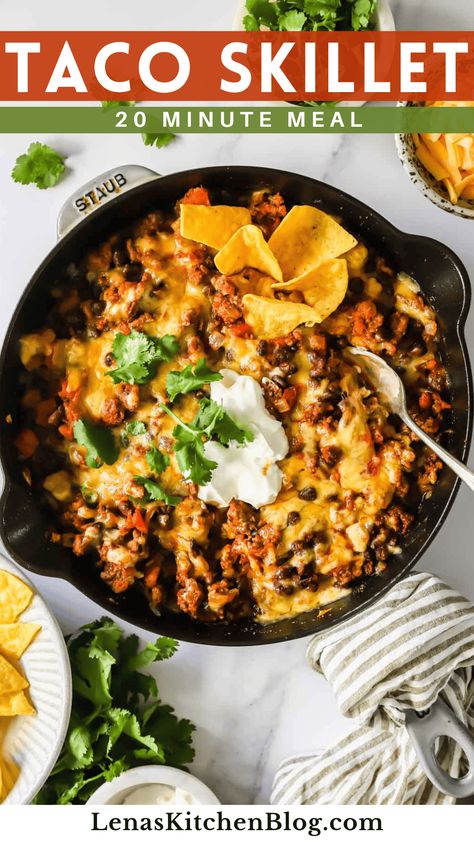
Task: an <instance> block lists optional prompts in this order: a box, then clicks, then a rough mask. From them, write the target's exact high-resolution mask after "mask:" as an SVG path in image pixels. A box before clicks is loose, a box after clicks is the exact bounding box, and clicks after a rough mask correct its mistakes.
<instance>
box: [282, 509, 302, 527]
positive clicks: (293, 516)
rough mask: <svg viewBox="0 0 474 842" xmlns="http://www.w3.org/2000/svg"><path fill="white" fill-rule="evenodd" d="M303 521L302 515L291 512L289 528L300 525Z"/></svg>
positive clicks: (287, 521)
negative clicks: (296, 524)
mask: <svg viewBox="0 0 474 842" xmlns="http://www.w3.org/2000/svg"><path fill="white" fill-rule="evenodd" d="M299 520H301V515H300V513H299V512H289V513H288V517H287V519H286V525H287V526H293V524H295V523H298V521H299Z"/></svg>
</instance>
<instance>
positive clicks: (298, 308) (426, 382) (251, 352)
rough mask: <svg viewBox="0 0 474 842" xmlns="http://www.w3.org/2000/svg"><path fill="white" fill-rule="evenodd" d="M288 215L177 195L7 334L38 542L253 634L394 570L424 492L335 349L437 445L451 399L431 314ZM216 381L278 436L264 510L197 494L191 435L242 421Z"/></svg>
mask: <svg viewBox="0 0 474 842" xmlns="http://www.w3.org/2000/svg"><path fill="white" fill-rule="evenodd" d="M184 207H186V210H185V211H183V208H184ZM305 209H306V210H305ZM294 210H295V209H292V210H291V212H290V210H289V209H287V208H286V207H285V201H284V197H282V196H281V195H279V194H276V195H272V194H271V193H269V192H267V191H260V192H258V193H255V194H253V195H252V196H251V197H250V198H249V199H248V198H247V201H245V200H243V201H242V202H241V203H240V205H238V206H237V207H236V208H230V207H227V206H222V205H217V204H214V203H213V201H212V197H211V196H210V195H209V193H208V191H207V190H206V188H205V187H198V188H192V189H191V190H189V191H188V193H187V194H186V195H185V196H184V197H183V198H182V199H181V200H180V201H178V202H177V204H176V207H175V208H174V209H173V210H172V211H171V212H167V213H165V212H162V211H160V210H157V211H155V212H153V213H149V214H148V215H147V216H146V217H144V218H143V219H141V220H139V221H138V222H137V223H136V224H135V225H133V226H130V227H129V228H128V229H126V230H121V231H119V232H117V233H114V234H113V235H112V236H111V237H109V239H107V240H106V241H105V242H102V243H100V244H99V245H98V246H96V247H94V248H92V249H91V250H90V251H89V253H88V254H87V255H86V257H85V258H84V260H83V262H81V263H80V264H78V265H74V266H70V267H68V269H67V271H65V274H64V277H63V278H59V279H58V280H57V283H56V284H55V285H54V286H53V288H52V289H51V306H50V308H49V316H48V320H47V323H46V324H44V326H43V327H42V329H41V330H38V331H37V332H35V333H31V334H28V335H25V336H24V337H23V338H22V340H21V346H20V357H21V361H22V364H23V367H24V371H25V374H24V376H23V383H24V384H25V386H24V392H23V395H22V399H21V417H19V418H15V419H14V421H15V424H16V433H15V435H16V439H15V445H16V448H17V450H18V455H19V458H20V459H21V460H22V461H23V466H24V467H23V471H24V476H25V477H26V479H27V480H28V482H30V483H31V484H32V485H33V487H34V488H35V489H38V490H40V492H41V493H42V494H44V497H45V499H46V500H47V502H48V505H49V506H50V507H51V508H52V510H53V511H54V523H55V526H54V528H53V529H52V531H51V535H50V538H51V540H52V541H53V542H56V543H58V544H62V545H63V546H65V547H67V548H69V549H70V552H71V553H73V554H74V556H75V557H76V560H75V564H77V565H91V564H92V565H96V567H97V575H99V576H100V577H101V578H102V579H103V581H104V582H105V583H107V585H108V586H109V587H110V588H111V589H112V591H113V592H114V594H116V595H120V594H123V593H124V592H125V591H128V590H129V589H130V588H138V589H141V590H142V591H143V592H144V593H145V594H146V598H147V600H148V602H149V604H150V606H151V608H152V609H153V610H154V611H155V612H160V611H161V610H163V609H167V610H172V611H182V612H185V613H186V614H189V615H190V616H191V617H192V618H194V619H195V620H199V621H232V620H236V619H241V618H249V617H250V618H255V619H256V620H258V621H261V622H269V621H274V620H277V619H279V618H283V617H289V616H293V615H295V614H298V613H300V612H303V611H307V610H312V609H317V608H321V606H323V605H326V604H328V603H331V602H333V601H334V600H336V599H338V598H340V597H341V596H342V595H344V594H346V593H347V592H348V589H349V588H350V587H353V586H360V585H362V583H363V581H364V579H365V578H366V577H368V576H372V575H378V574H381V573H383V571H384V570H385V569H386V567H387V565H390V564H391V563H396V561H395V559H394V556H396V555H397V554H398V553H399V552H400V549H401V547H403V543H404V540H405V537H404V536H405V535H406V533H407V532H408V531H409V530H410V528H411V526H412V523H413V521H414V519H415V518H416V517H417V512H418V510H419V506H420V503H421V501H422V499H423V498H425V497H427V496H429V495H430V493H431V490H432V488H433V486H434V485H435V483H436V482H437V480H438V475H439V473H440V471H441V468H442V465H441V463H440V462H439V460H438V459H437V458H436V456H434V454H433V453H432V452H430V451H429V450H427V449H426V448H425V447H424V446H423V445H422V444H421V443H420V442H419V441H418V440H417V438H416V437H415V436H414V434H413V433H412V432H410V430H408V429H407V428H406V427H405V426H404V425H403V424H402V423H401V422H400V420H399V419H398V418H396V417H393V416H392V415H390V414H389V412H388V411H387V409H386V408H385V407H384V405H383V404H382V403H381V402H380V400H379V398H378V396H377V395H376V394H375V393H374V391H373V389H372V388H371V386H370V384H369V383H368V382H366V381H364V379H363V377H362V374H361V372H360V370H359V369H358V368H357V366H356V365H355V364H354V362H353V361H351V359H350V357H349V356H348V355H347V354H345V351H344V349H345V348H346V347H347V346H348V345H356V346H359V347H363V348H367V349H370V350H371V351H373V352H375V353H377V354H381V355H383V356H384V357H385V358H386V359H387V360H388V361H389V362H390V363H391V365H393V366H394V367H395V368H396V369H397V371H398V372H399V373H400V374H401V375H402V377H403V380H404V382H405V385H406V388H407V394H408V400H409V410H410V412H411V414H412V416H413V418H415V420H416V421H417V422H418V423H419V424H420V425H421V427H422V428H423V429H424V430H426V432H427V433H429V434H430V435H431V436H434V437H438V436H439V435H440V434H441V433H442V432H443V429H445V428H446V427H447V426H448V422H449V414H450V405H449V395H448V391H447V383H446V375H445V370H444V367H443V364H442V362H441V359H440V355H439V342H440V335H439V327H438V323H437V319H436V315H435V313H434V311H433V309H432V308H431V307H430V306H429V304H428V303H427V302H426V301H425V300H424V298H423V296H422V295H421V293H420V291H419V289H418V287H417V284H416V283H415V282H414V281H413V280H412V279H411V278H409V277H408V276H407V275H404V274H403V273H401V274H398V275H397V274H396V272H395V271H394V269H393V268H392V267H391V266H390V265H388V264H387V263H386V262H385V259H384V258H383V257H382V256H380V255H378V254H377V253H376V252H374V251H373V250H369V249H368V248H367V247H366V246H365V245H364V244H363V243H360V242H357V241H356V240H355V239H354V238H353V237H352V236H351V235H350V234H348V233H347V232H345V231H344V229H343V228H342V227H341V226H340V225H339V223H338V222H337V221H334V220H333V219H332V218H331V217H329V216H328V215H326V214H323V213H322V212H321V211H315V209H314V208H307V207H306V206H301V207H300V208H299V209H297V211H298V213H295V212H294ZM298 214H299V215H298ZM296 223H297V224H296ZM284 226H286V227H284ZM285 231H286V235H285V236H283V234H284V232H285ZM279 232H281V236H279ZM341 232H342V233H341ZM193 237H196V239H193ZM348 246H350V247H348ZM217 266H220V267H221V268H222V267H224V268H225V270H226V271H225V272H224V271H220V270H219V269H218V268H217ZM223 370H227V371H230V372H235V373H236V374H238V375H246V376H247V377H250V378H253V380H254V381H256V382H257V383H258V384H259V387H260V388H261V391H262V395H263V399H264V402H265V403H264V405H265V407H266V409H267V411H268V413H270V415H271V417H272V418H273V419H276V420H277V421H278V422H280V425H282V429H283V430H284V433H285V435H286V439H287V442H288V452H287V454H286V456H285V457H284V458H283V459H281V460H279V462H278V469H279V472H281V474H280V473H279V472H278V471H277V475H278V476H280V487H279V490H278V493H277V494H276V498H275V499H272V500H270V501H269V502H267V503H265V504H264V505H262V506H260V507H259V508H256V507H254V506H252V505H251V504H250V503H248V502H245V501H243V500H241V499H231V501H230V503H228V504H226V505H217V504H213V503H209V502H205V501H204V500H203V499H201V498H202V496H203V495H202V492H201V490H202V487H205V486H206V483H208V482H211V481H212V480H211V479H210V477H212V473H213V470H215V468H214V469H213V468H212V467H209V463H210V464H211V466H212V464H214V465H215V464H216V463H215V462H212V460H210V459H209V457H208V456H206V454H207V453H208V450H207V449H206V447H207V445H206V441H207V442H208V443H209V442H210V441H212V442H213V443H214V444H215V443H216V442H217V443H220V444H221V445H222V447H228V446H229V440H233V438H232V437H234V439H235V437H236V436H237V439H236V440H237V441H238V443H239V446H241V447H246V446H250V445H249V441H250V440H251V439H252V434H251V433H249V432H248V430H246V425H245V424H240V426H238V425H237V430H236V429H234V428H232V432H226V430H227V431H228V427H226V424H229V423H230V424H234V427H235V423H237V422H236V419H235V418H234V419H232V417H230V419H229V416H228V415H226V414H225V413H224V414H223V413H222V412H220V408H219V407H218V406H217V408H216V404H215V402H213V401H212V400H211V399H210V394H211V386H212V385H213V383H214V382H215V381H217V380H218V379H219V378H220V377H221V375H219V374H218V373H219V372H222V371H223ZM219 413H220V414H219ZM230 416H232V413H230ZM248 424H249V425H250V427H251V424H252V418H249V419H248ZM209 452H210V451H209ZM237 456H238V453H237Z"/></svg>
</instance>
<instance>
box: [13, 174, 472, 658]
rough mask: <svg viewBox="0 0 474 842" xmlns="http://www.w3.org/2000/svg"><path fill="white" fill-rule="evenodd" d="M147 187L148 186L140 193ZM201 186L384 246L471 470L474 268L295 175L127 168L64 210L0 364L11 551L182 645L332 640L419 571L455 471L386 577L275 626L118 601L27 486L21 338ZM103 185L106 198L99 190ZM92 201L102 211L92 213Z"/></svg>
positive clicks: (136, 599) (30, 566)
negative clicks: (113, 248) (401, 279)
mask: <svg viewBox="0 0 474 842" xmlns="http://www.w3.org/2000/svg"><path fill="white" fill-rule="evenodd" d="M137 181H138V182H141V183H139V184H138V186H135V185H134V182H135V184H136V182H137ZM200 184H203V185H205V186H206V187H208V188H209V189H210V190H211V193H212V196H213V201H214V202H215V203H223V204H225V203H235V202H236V201H238V198H239V197H240V196H241V195H242V194H245V193H249V192H251V191H253V190H256V189H259V188H262V187H269V188H270V189H271V190H272V191H280V192H281V193H283V195H284V197H285V200H286V202H287V204H288V205H293V204H314V205H316V206H317V207H320V208H322V209H323V210H325V211H328V212H329V213H332V214H336V215H338V216H340V217H341V219H342V221H343V223H344V225H345V226H346V227H347V228H348V229H349V230H350V231H351V232H352V233H353V234H354V235H355V236H357V237H359V238H360V239H361V240H363V241H364V242H365V243H367V244H372V245H374V246H375V247H376V249H377V252H378V253H379V254H382V255H386V257H387V258H388V260H389V262H390V263H391V264H392V265H393V266H394V267H395V268H396V269H397V270H403V271H405V272H407V273H408V274H409V275H412V276H413V277H414V278H416V280H417V281H418V282H419V284H420V286H421V289H422V291H423V293H424V294H425V296H427V298H428V299H429V301H430V302H431V303H432V304H433V306H434V307H435V309H436V311H437V313H438V315H439V318H440V321H441V325H442V329H443V343H442V353H443V357H444V362H445V365H446V368H447V371H448V376H449V382H450V389H451V401H452V405H453V423H452V430H451V431H450V434H449V435H448V437H447V439H446V442H445V443H446V445H447V447H448V448H449V449H450V450H451V452H452V453H453V454H454V455H455V456H457V457H458V458H459V459H466V456H467V453H468V448H469V443H470V439H471V427H472V379H471V371H470V365H469V361H468V357H467V352H466V345H465V340H464V337H463V328H464V322H465V319H466V315H467V311H468V307H469V303H470V298H471V290H470V284H469V278H468V276H467V273H466V270H465V268H464V267H463V265H462V263H461V262H460V261H459V259H458V258H457V257H456V255H454V254H453V252H451V251H450V250H449V249H448V248H446V246H444V245H442V244H441V243H438V242H436V241H435V240H431V239H428V238H426V237H418V236H415V235H413V234H406V233H402V232H401V231H398V230H397V229H396V228H394V227H393V226H392V225H391V224H390V223H389V222H387V221H386V220H385V219H383V217H381V216H379V214H377V213H376V212H375V211H373V210H371V209H370V208H368V207H367V206H366V205H363V204H362V203H361V202H359V201H357V199H354V198H353V197H352V196H348V195H347V194H345V193H343V192H341V191H340V190H337V189H336V188H334V187H331V186H329V185H328V184H323V183H321V182H319V181H315V180H313V179H311V178H307V177H305V176H301V175H296V174H294V173H289V172H281V171H279V170H272V169H264V168H263V169H262V168H256V167H232V166H230V167H204V168H201V169H195V170H188V171H186V172H180V173H174V174H172V175H168V176H164V177H161V178H157V177H156V174H153V173H151V172H150V171H148V170H144V169H143V168H140V167H123V168H122V169H117V170H114V171H111V172H109V173H106V174H104V175H102V176H99V177H98V179H96V180H95V181H94V182H91V183H90V184H89V185H87V187H86V188H83V189H82V190H81V192H80V194H78V196H76V197H74V198H73V199H72V200H71V203H69V204H68V205H67V206H65V208H64V209H63V212H62V214H61V220H60V228H61V230H64V229H65V228H68V229H69V231H68V232H67V233H65V234H64V236H62V238H61V239H60V241H59V242H58V244H57V245H56V246H55V248H53V250H52V251H51V252H50V253H49V254H48V255H47V257H46V258H45V260H44V261H43V263H42V264H41V266H40V267H39V268H38V270H37V271H36V272H35V274H34V276H33V278H32V279H31V281H30V283H29V284H28V286H27V288H26V290H25V293H24V294H23V296H22V298H21V300H20V302H19V304H18V307H17V309H16V311H15V314H14V316H13V319H12V321H11V324H10V327H9V330H8V333H7V337H6V340H5V344H4V348H3V352H2V355H1V360H0V381H1V382H0V407H1V425H2V426H1V447H0V455H1V461H2V465H3V468H4V472H5V477H6V480H5V483H6V484H5V489H4V493H3V497H2V500H1V506H0V534H1V537H2V540H3V542H4V545H5V547H6V550H7V552H8V553H9V554H10V555H11V556H12V557H13V558H14V559H15V561H16V562H17V563H18V564H20V565H21V566H22V567H24V568H26V569H27V570H29V571H30V572H33V573H40V574H42V575H45V576H57V577H61V578H64V579H66V580H67V581H68V582H71V583H72V584H73V585H74V586H75V587H76V588H78V589H79V590H80V591H82V593H84V594H86V596H88V597H89V598H90V599H92V600H94V601H95V602H96V603H97V604H98V605H100V606H101V607H102V608H105V609H107V610H108V611H110V612H112V613H113V614H116V615H117V616H118V617H120V618H122V619H123V620H126V621H128V622H129V623H132V624H133V625H136V626H141V627H142V628H144V629H148V630H150V631H153V632H155V633H159V634H168V635H171V636H173V637H176V638H178V639H179V640H186V641H192V642H199V643H209V644H219V645H243V646H249V645H253V644H258V643H272V642H277V641H282V640H290V639H292V638H298V637H303V636H305V635H309V634H314V633H315V632H318V631H322V630H323V629H326V628H328V626H331V625H334V624H335V623H339V622H341V621H342V620H346V619H348V618H349V617H351V616H353V615H354V614H356V613H358V612H359V611H362V610H363V609H364V608H365V607H366V606H367V605H369V604H370V603H372V602H373V601H374V600H377V599H378V598H379V597H381V596H382V595H383V594H384V593H386V592H387V591H388V590H389V589H390V588H391V587H392V585H394V584H395V582H397V581H398V580H399V579H401V578H402V577H403V576H405V575H406V574H407V572H408V571H409V570H411V568H412V567H413V566H414V565H415V563H416V562H417V561H418V559H419V558H420V557H421V556H422V555H423V553H424V552H425V550H426V549H427V547H428V546H429V544H430V543H431V541H432V540H433V538H434V536H435V535H436V533H437V532H438V529H439V528H440V526H441V525H442V523H443V522H444V520H445V519H446V517H447V515H448V512H449V509H450V508H451V505H452V503H453V500H454V497H455V495H456V492H457V490H458V486H459V480H457V479H456V478H455V476H454V475H453V474H452V473H451V472H450V471H449V470H448V469H447V468H445V469H444V470H443V472H442V474H441V478H440V480H439V482H438V484H437V485H436V486H435V488H434V491H433V495H432V497H431V498H430V499H429V500H427V501H425V502H424V503H423V504H422V507H421V509H420V512H419V514H418V516H417V518H416V522H415V525H414V527H413V528H412V530H411V531H410V533H409V534H408V535H407V536H406V539H405V540H404V546H403V551H402V553H401V554H400V555H399V556H396V557H394V558H393V559H392V561H391V562H390V565H389V567H388V570H387V571H386V573H384V574H383V575H382V576H373V577H370V578H369V579H368V580H367V581H366V582H364V583H363V585H362V587H360V586H359V587H358V588H356V589H355V591H354V592H353V593H352V594H351V595H350V596H348V597H346V598H344V599H341V600H339V601H338V602H337V603H334V604H333V605H332V606H330V607H329V608H326V609H325V610H324V612H322V614H321V615H319V616H318V612H309V613H306V614H302V615H300V616H299V617H295V618H293V619H289V620H288V619H287V620H281V621H279V622H277V623H273V624H270V625H266V626H260V625H257V624H255V623H252V622H249V621H245V622H238V623H232V624H229V625H226V624H218V623H209V624H204V623H197V622H195V621H193V620H191V619H190V618H189V617H188V616H187V615H185V614H173V613H171V612H165V613H163V615H162V616H161V617H158V616H155V614H153V613H152V612H151V610H150V609H149V607H148V605H147V603H146V601H145V598H144V597H143V596H142V595H141V593H140V591H139V590H138V589H132V590H130V591H128V592H127V593H125V594H123V595H122V596H114V595H113V594H112V592H111V591H110V589H109V588H108V587H107V585H105V584H104V583H103V582H102V581H101V580H100V577H99V575H98V572H97V570H96V569H95V567H94V565H93V562H92V561H88V560H87V559H84V558H76V557H75V556H74V555H73V553H72V551H71V550H69V549H66V548H63V547H60V546H58V545H56V544H52V543H50V542H49V541H48V539H47V537H46V535H45V533H46V531H47V530H48V528H49V527H50V525H51V512H50V511H49V510H48V509H46V508H43V507H42V505H41V504H40V502H39V500H38V496H37V494H35V493H34V492H32V491H31V489H30V488H29V487H28V485H27V484H26V483H25V481H24V479H23V477H22V473H21V464H20V462H19V461H18V459H17V457H16V452H15V448H14V447H13V445H12V440H13V438H14V437H15V434H16V428H15V417H16V416H17V412H16V407H17V401H18V400H19V397H20V394H19V391H20V390H19V388H18V377H19V374H20V369H21V366H20V364H19V361H18V340H19V337H20V336H21V335H22V334H24V333H27V332H31V331H34V330H36V329H38V328H39V327H41V326H42V325H43V323H44V320H45V315H46V312H47V309H48V306H49V301H50V299H49V295H48V290H49V288H50V287H51V285H52V284H53V283H54V281H55V280H56V279H57V278H58V277H60V276H61V275H63V273H64V270H65V268H66V267H67V266H68V265H69V264H70V263H71V262H78V261H79V260H80V258H81V256H83V255H84V253H85V252H86V251H87V250H88V249H89V248H91V247H92V246H93V245H94V244H96V243H97V242H99V241H100V240H101V239H103V238H104V237H106V236H107V235H108V234H110V233H111V232H113V231H116V230H117V229H118V228H120V227H121V226H122V225H123V224H124V223H126V222H129V221H132V220H134V219H136V218H138V217H140V216H142V215H144V214H146V213H147V212H148V211H151V210H155V209H157V208H171V207H172V206H173V205H174V203H175V201H176V200H177V199H178V198H179V197H180V196H182V195H183V194H184V193H185V192H186V191H187V190H188V189H189V188H190V187H193V186H197V185H200ZM100 185H102V186H101V187H100ZM95 186H98V187H99V190H94V187H95ZM91 190H93V192H92V193H91V192H90V191H91ZM87 194H89V195H87ZM91 202H95V204H94V205H93V206H92V207H93V208H94V212H93V213H91V212H90V211H91ZM7 414H11V416H12V417H13V421H14V423H13V424H7V423H6V421H5V417H6V415H7Z"/></svg>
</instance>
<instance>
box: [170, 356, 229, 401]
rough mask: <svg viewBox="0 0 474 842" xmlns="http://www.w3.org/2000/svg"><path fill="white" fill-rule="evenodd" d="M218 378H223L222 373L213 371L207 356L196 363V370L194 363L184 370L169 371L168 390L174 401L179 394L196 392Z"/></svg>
mask: <svg viewBox="0 0 474 842" xmlns="http://www.w3.org/2000/svg"><path fill="white" fill-rule="evenodd" d="M216 380H222V374H219V372H218V371H212V369H210V368H209V367H208V365H207V362H206V359H205V357H202V359H200V360H198V362H197V363H196V365H195V367H194V371H193V367H192V365H187V366H186V368H183V369H182V371H169V372H168V374H167V375H166V391H167V393H168V396H169V398H170V400H171V401H174V399H175V398H176V397H177V395H187V394H188V392H194V391H195V390H196V389H201V387H202V386H205V385H206V383H213V382H214V381H216Z"/></svg>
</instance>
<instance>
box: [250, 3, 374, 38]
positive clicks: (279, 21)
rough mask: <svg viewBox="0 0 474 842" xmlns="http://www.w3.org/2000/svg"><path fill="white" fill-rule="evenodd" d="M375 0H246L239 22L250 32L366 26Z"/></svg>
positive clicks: (343, 28) (367, 26)
mask: <svg viewBox="0 0 474 842" xmlns="http://www.w3.org/2000/svg"><path fill="white" fill-rule="evenodd" d="M376 7H377V0H277V2H273V0H247V2H246V10H247V14H246V15H244V17H243V21H242V22H243V25H244V28H245V29H246V30H247V31H250V32H254V31H256V30H258V29H260V28H261V27H267V28H268V29H271V30H273V31H278V30H280V31H290V32H296V31H300V30H305V31H309V32H316V31H318V30H326V31H328V32H333V31H334V30H351V29H353V30H355V31H356V32H357V31H359V30H361V29H370V28H372V26H373V16H374V12H375V10H376Z"/></svg>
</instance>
